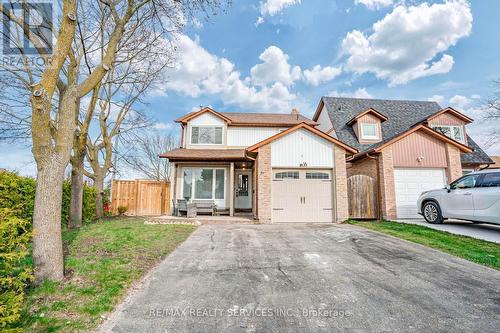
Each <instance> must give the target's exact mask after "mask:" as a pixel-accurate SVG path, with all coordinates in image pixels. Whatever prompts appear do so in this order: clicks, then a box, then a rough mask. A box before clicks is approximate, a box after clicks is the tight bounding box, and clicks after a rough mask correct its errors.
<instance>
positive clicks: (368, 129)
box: [360, 123, 379, 140]
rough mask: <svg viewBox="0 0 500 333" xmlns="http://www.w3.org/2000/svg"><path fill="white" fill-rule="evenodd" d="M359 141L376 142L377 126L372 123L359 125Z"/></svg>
mask: <svg viewBox="0 0 500 333" xmlns="http://www.w3.org/2000/svg"><path fill="white" fill-rule="evenodd" d="M360 125H361V139H367V140H377V139H378V138H379V136H378V124H372V123H361V124H360Z"/></svg>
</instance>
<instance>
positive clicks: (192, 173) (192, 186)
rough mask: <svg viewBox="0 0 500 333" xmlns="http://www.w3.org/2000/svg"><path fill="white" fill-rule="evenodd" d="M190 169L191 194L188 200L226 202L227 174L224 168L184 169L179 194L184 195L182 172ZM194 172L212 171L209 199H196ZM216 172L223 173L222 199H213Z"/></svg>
mask: <svg viewBox="0 0 500 333" xmlns="http://www.w3.org/2000/svg"><path fill="white" fill-rule="evenodd" d="M186 169H191V194H192V197H191V198H190V200H226V191H227V188H226V185H227V181H226V180H227V172H226V169H225V168H211V167H205V168H204V167H184V168H183V170H182V189H181V194H182V195H184V170H186ZM196 170H212V171H213V172H212V197H211V198H208V199H207V198H204V199H200V198H196V177H195V174H196V172H195V171H196ZM217 170H222V171H223V172H224V191H223V193H222V195H223V196H222V198H215V188H216V187H217V182H216V180H217Z"/></svg>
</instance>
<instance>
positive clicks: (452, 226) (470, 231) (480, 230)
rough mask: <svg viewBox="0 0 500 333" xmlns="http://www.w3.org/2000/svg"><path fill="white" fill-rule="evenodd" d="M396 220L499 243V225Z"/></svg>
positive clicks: (453, 221)
mask: <svg viewBox="0 0 500 333" xmlns="http://www.w3.org/2000/svg"><path fill="white" fill-rule="evenodd" d="M396 222H401V223H409V224H418V225H422V226H424V227H428V228H432V229H436V230H441V231H447V232H449V233H452V234H456V235H462V236H469V237H472V238H477V239H482V240H486V241H489V242H494V243H500V225H494V224H486V223H472V222H467V221H460V220H446V221H444V223H442V224H431V223H427V222H425V220H424V219H415V220H397V221H396Z"/></svg>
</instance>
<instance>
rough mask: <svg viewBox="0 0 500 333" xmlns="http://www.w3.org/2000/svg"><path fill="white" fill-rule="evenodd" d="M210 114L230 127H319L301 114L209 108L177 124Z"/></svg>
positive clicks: (184, 118)
mask: <svg viewBox="0 0 500 333" xmlns="http://www.w3.org/2000/svg"><path fill="white" fill-rule="evenodd" d="M205 112H210V113H212V114H214V115H216V116H218V117H220V118H222V119H224V120H225V121H226V122H227V123H228V125H230V126H261V127H272V126H285V127H289V126H295V125H297V124H300V123H303V122H305V123H307V124H309V125H312V126H316V125H318V123H317V122H315V121H313V120H311V119H309V118H307V117H304V116H303V115H301V114H290V113H257V112H253V113H252V112H217V111H214V110H213V109H211V108H209V107H205V108H202V109H201V110H199V111H195V112H190V113H188V114H187V115H185V116H182V117H180V118H177V119H176V120H175V122H178V123H183V124H185V123H187V122H188V121H189V120H191V119H193V118H195V117H197V116H199V115H201V114H203V113H205Z"/></svg>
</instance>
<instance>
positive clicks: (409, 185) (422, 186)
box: [394, 168, 446, 218]
mask: <svg viewBox="0 0 500 333" xmlns="http://www.w3.org/2000/svg"><path fill="white" fill-rule="evenodd" d="M445 179H446V178H445V172H444V169H424V168H422V169H395V170H394V185H395V186H394V187H395V190H396V211H397V217H398V218H420V217H421V216H420V215H418V214H417V200H418V197H419V196H420V194H421V193H422V192H424V191H427V190H432V189H436V188H442V187H443V186H444V185H445V181H446V180H445Z"/></svg>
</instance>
